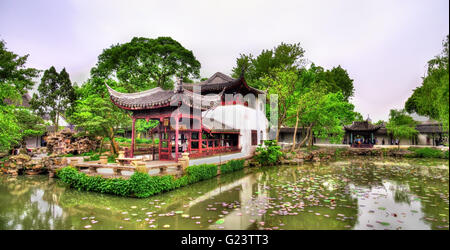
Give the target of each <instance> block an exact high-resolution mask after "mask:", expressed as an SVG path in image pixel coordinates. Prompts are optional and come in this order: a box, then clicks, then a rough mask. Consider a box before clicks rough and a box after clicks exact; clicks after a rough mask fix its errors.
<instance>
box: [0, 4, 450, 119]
mask: <svg viewBox="0 0 450 250" xmlns="http://www.w3.org/2000/svg"><path fill="white" fill-rule="evenodd" d="M448 21H449V1H448V0H348V1H345V0H342V1H339V0H328V1H325V0H314V1H312V0H309V1H283V0H278V1H262V0H259V1H256V0H245V1H244V0H241V1H238V0H227V1H222V0H190V1H173V0H171V1H169V0H166V1H133V0H128V1H112V0H109V1H107V0H105V1H94V0H74V1H61V0H59V1H58V0H54V1H50V0H28V1H27V0H1V1H0V39H3V40H5V41H6V43H7V48H8V49H9V50H12V51H13V52H15V53H17V54H19V55H24V54H30V57H29V60H28V64H27V65H28V66H30V67H36V68H38V69H42V70H45V69H48V68H49V67H50V66H52V65H54V66H55V67H56V68H57V69H58V70H60V69H62V67H66V69H67V70H68V72H69V74H70V76H71V79H72V81H75V82H77V83H78V84H81V83H82V82H83V81H84V80H86V79H87V78H88V76H89V70H90V69H91V68H92V67H93V66H94V65H95V63H96V61H97V56H98V55H99V54H100V53H101V52H102V50H103V49H104V48H108V47H109V46H111V45H113V44H117V43H124V42H128V41H130V40H131V38H133V37H134V36H142V37H149V38H156V37H158V36H171V37H172V38H173V39H175V40H177V41H179V42H180V43H181V44H182V45H183V46H184V47H185V48H187V49H189V50H192V51H193V52H194V55H195V56H196V57H197V60H199V61H200V63H201V64H202V68H201V76H202V77H209V76H211V75H212V74H214V73H215V72H217V71H220V72H223V73H225V74H230V73H231V69H232V68H233V66H235V63H236V62H235V61H236V58H237V57H239V54H240V53H245V54H248V53H252V54H253V55H258V54H259V53H260V52H261V50H263V49H270V48H273V47H274V46H276V45H278V44H280V43H281V42H286V43H297V42H300V43H301V46H302V47H303V48H304V49H305V50H306V58H307V59H309V60H310V61H312V62H314V63H316V65H320V66H323V67H325V68H331V67H333V66H337V65H341V66H342V67H343V68H345V69H347V71H348V72H349V75H350V77H351V78H352V79H354V86H355V96H354V98H353V99H352V102H353V103H354V104H355V106H356V110H357V111H359V112H361V113H362V114H363V116H364V118H365V117H367V115H368V114H370V117H371V119H372V120H373V121H377V120H379V119H383V120H387V118H388V114H389V110H390V109H392V108H403V106H404V103H405V101H406V100H407V98H408V97H409V96H410V94H411V93H412V89H414V88H415V87H417V86H419V85H420V83H421V77H422V76H423V75H424V73H425V69H426V63H427V61H428V60H430V59H431V58H432V57H434V56H435V55H437V54H438V53H440V51H441V49H442V45H441V42H442V40H443V39H444V38H445V36H446V35H447V34H448V33H449V25H448Z"/></svg>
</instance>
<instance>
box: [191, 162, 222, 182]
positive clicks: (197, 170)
mask: <svg viewBox="0 0 450 250" xmlns="http://www.w3.org/2000/svg"><path fill="white" fill-rule="evenodd" d="M186 173H187V175H188V179H189V183H194V182H199V181H203V180H207V179H211V178H212V177H214V176H216V175H217V165H215V164H202V165H195V166H189V167H187V168H186Z"/></svg>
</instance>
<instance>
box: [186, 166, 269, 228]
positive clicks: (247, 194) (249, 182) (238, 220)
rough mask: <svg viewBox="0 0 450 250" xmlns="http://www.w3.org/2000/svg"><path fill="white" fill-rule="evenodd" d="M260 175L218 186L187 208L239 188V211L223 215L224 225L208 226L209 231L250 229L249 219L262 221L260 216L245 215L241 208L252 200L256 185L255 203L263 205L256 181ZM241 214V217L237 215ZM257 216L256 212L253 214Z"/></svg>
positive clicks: (262, 194)
mask: <svg viewBox="0 0 450 250" xmlns="http://www.w3.org/2000/svg"><path fill="white" fill-rule="evenodd" d="M260 177H261V173H257V174H252V175H247V176H245V177H243V178H241V179H239V180H237V181H234V182H233V183H230V184H226V185H223V186H219V187H218V188H216V189H214V190H211V191H209V192H207V193H205V194H203V195H202V196H200V197H198V198H197V199H195V200H193V201H191V202H189V207H192V206H194V205H196V204H199V203H201V202H204V201H206V200H209V199H211V198H212V197H216V199H217V196H220V195H221V193H224V192H227V191H230V190H233V189H236V188H240V190H239V202H240V204H241V209H239V210H232V211H230V213H229V214H227V215H224V217H222V219H224V223H223V224H221V225H216V224H212V225H210V226H209V229H219V227H224V228H225V229H230V230H239V229H246V228H250V227H251V226H252V224H253V223H251V222H250V220H251V219H253V220H255V221H258V220H259V221H260V220H262V216H258V215H253V216H252V215H251V213H249V214H247V213H245V211H244V210H243V207H244V206H245V204H247V203H248V202H249V201H251V200H252V194H253V191H254V190H253V187H254V186H255V185H256V186H257V188H258V190H257V191H258V194H257V197H258V199H257V200H256V202H258V203H259V204H261V205H262V206H264V205H265V201H266V200H265V199H264V197H265V196H266V195H265V191H264V190H263V189H261V188H260V185H257V183H258V179H260ZM239 214H241V215H239ZM255 214H257V212H255Z"/></svg>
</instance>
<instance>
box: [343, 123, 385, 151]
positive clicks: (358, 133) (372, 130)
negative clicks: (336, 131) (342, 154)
mask: <svg viewBox="0 0 450 250" xmlns="http://www.w3.org/2000/svg"><path fill="white" fill-rule="evenodd" d="M380 128H381V125H375V124H372V123H370V121H369V119H367V120H365V121H354V122H353V123H352V124H351V125H347V126H344V129H345V131H346V134H348V135H349V144H350V145H351V146H352V147H366V148H367V147H369V148H370V147H373V145H374V144H376V143H375V140H374V134H376V133H377V131H378V130H379V129H380ZM356 139H361V143H360V144H359V143H357V142H356Z"/></svg>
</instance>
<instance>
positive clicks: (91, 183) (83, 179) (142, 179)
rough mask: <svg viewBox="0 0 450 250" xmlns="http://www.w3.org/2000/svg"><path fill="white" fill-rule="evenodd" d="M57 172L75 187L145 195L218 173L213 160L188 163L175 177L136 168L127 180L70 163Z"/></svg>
mask: <svg viewBox="0 0 450 250" xmlns="http://www.w3.org/2000/svg"><path fill="white" fill-rule="evenodd" d="M56 175H57V176H58V177H59V178H60V179H61V181H62V182H64V183H66V184H68V185H69V186H70V187H73V188H76V189H78V190H84V191H92V192H99V193H106V194H114V195H119V196H135V197H138V198H145V197H149V196H152V195H155V194H159V193H162V192H166V191H170V190H173V189H175V188H179V187H183V186H186V185H188V184H192V183H195V182H198V181H202V180H206V179H210V178H213V177H215V176H216V175H217V166H216V165H214V164H203V165H196V166H189V167H188V168H187V169H186V175H185V176H183V177H181V178H178V179H175V178H174V177H173V176H171V175H166V176H150V175H148V174H146V173H140V172H135V173H134V174H133V175H131V177H130V178H129V179H128V180H127V179H123V178H108V179H107V178H103V177H102V176H100V175H98V176H88V175H86V174H85V173H82V172H79V171H78V170H77V169H75V168H73V167H71V166H68V167H65V168H62V169H59V170H57V171H56Z"/></svg>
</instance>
